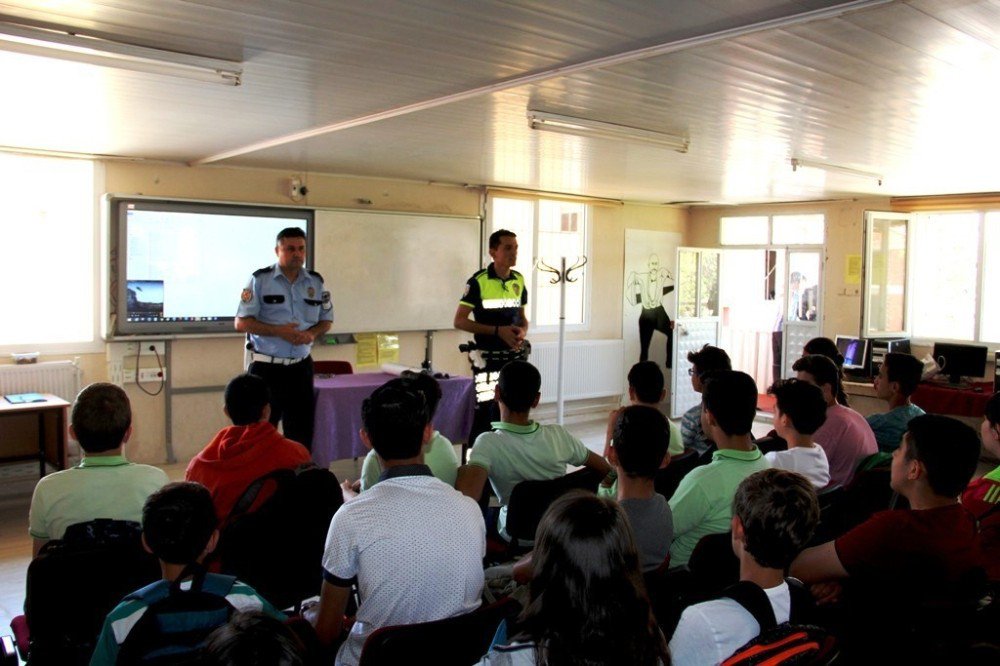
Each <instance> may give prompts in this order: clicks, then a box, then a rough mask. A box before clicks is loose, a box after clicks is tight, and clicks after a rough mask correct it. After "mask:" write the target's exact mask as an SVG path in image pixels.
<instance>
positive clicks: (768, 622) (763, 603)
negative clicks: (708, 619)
mask: <svg viewBox="0 0 1000 666" xmlns="http://www.w3.org/2000/svg"><path fill="white" fill-rule="evenodd" d="M722 597H723V598H728V599H732V600H733V601H735V602H736V603H738V604H739V605H740V606H743V608H744V609H746V611H747V612H748V613H750V614H751V615H753V617H754V619H755V620H757V624H759V625H760V632H761V633H764V632H765V631H769V630H771V629H773V628H775V627H776V626H778V620H777V619H776V618H775V617H774V608H772V607H771V600H770V599H768V598H767V592H765V591H764V589H763V588H762V587H761V586H760V585H757V584H756V583H751V582H750V581H748V580H741V581H740V582H738V583H735V584H733V585H730V586H729V587H727V588H726V589H725V590H723V592H722Z"/></svg>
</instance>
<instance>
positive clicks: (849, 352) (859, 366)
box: [836, 335, 868, 370]
mask: <svg viewBox="0 0 1000 666" xmlns="http://www.w3.org/2000/svg"><path fill="white" fill-rule="evenodd" d="M836 343H837V351H839V352H840V355H841V356H843V357H844V369H845V370H864V369H865V360H866V357H867V356H868V340H866V339H864V338H851V337H848V336H846V335H838V336H837V339H836Z"/></svg>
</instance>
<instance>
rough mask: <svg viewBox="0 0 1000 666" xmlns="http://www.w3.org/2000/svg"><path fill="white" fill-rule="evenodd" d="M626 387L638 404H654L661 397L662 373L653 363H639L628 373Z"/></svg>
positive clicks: (656, 364)
mask: <svg viewBox="0 0 1000 666" xmlns="http://www.w3.org/2000/svg"><path fill="white" fill-rule="evenodd" d="M628 385H629V386H631V387H632V389H633V390H634V391H635V397H636V398H638V399H639V402H645V403H649V404H655V403H657V402H659V401H660V398H662V397H663V371H662V370H660V366H659V364H658V363H656V362H655V361H639V362H638V363H636V364H635V365H633V366H632V369H631V370H629V371H628Z"/></svg>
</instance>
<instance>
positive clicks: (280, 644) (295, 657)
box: [198, 611, 306, 666]
mask: <svg viewBox="0 0 1000 666" xmlns="http://www.w3.org/2000/svg"><path fill="white" fill-rule="evenodd" d="M201 657H202V660H201V661H200V662H198V663H199V664H201V666H301V665H302V664H305V663H306V652H305V648H304V647H303V645H302V642H301V641H300V640H299V639H298V637H296V636H295V634H293V633H292V631H291V630H290V629H289V628H288V627H287V626H285V624H284V623H283V622H281V621H280V620H277V619H275V618H273V617H271V616H270V615H265V614H264V613H261V612H258V611H252V612H246V613H234V614H233V616H232V617H231V618H229V622H227V623H226V624H224V625H222V626H220V627H219V628H218V629H216V630H215V631H213V632H212V633H211V634H209V636H208V639H207V640H206V641H205V646H204V648H203V650H202V655H201Z"/></svg>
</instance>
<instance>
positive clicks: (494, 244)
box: [490, 229, 517, 250]
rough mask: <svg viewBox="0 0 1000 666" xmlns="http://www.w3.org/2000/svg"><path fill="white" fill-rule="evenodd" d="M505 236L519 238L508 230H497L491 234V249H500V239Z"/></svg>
mask: <svg viewBox="0 0 1000 666" xmlns="http://www.w3.org/2000/svg"><path fill="white" fill-rule="evenodd" d="M504 236H510V237H511V238H517V234H515V233H514V232H513V231H509V230H507V229H497V230H496V231H494V232H493V233H491V234H490V249H491V250H495V249H497V248H498V247H500V239H501V238H503V237H504Z"/></svg>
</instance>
